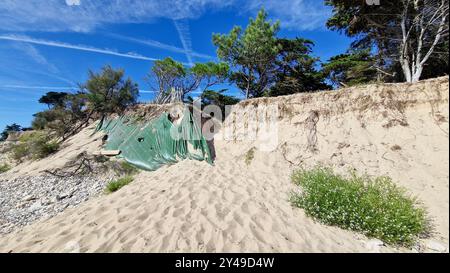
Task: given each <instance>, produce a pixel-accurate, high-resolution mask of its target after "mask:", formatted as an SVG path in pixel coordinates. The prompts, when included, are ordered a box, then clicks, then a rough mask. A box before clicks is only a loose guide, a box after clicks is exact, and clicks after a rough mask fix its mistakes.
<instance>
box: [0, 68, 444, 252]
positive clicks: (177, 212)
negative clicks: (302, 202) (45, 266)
mask: <svg viewBox="0 0 450 273" xmlns="http://www.w3.org/2000/svg"><path fill="white" fill-rule="evenodd" d="M394 91H395V93H392V92H394ZM339 92H340V93H339ZM339 92H324V93H318V94H304V95H294V96H287V97H282V98H274V99H257V100H251V101H247V102H244V103H241V104H240V106H242V109H240V110H239V111H240V112H238V110H236V111H235V112H234V113H232V114H231V116H229V118H228V119H227V122H226V124H225V127H224V128H223V129H222V131H224V130H226V129H227V128H228V129H230V128H231V130H232V131H233V130H236V123H237V122H238V119H240V120H242V119H244V120H246V119H247V121H248V122H247V123H251V122H250V121H249V117H248V116H246V115H245V114H244V115H243V117H240V118H237V117H236V116H235V115H238V114H242V113H246V112H249V111H250V110H251V109H253V108H254V107H255V105H258V106H263V107H261V108H260V109H263V110H262V111H264V109H265V107H266V106H267V105H269V104H274V103H276V104H277V105H278V109H279V110H280V111H279V117H278V121H279V123H278V128H277V130H278V132H277V135H278V140H277V143H276V147H275V148H274V149H273V150H270V151H268V150H261V149H259V148H258V147H259V144H258V141H248V140H242V141H241V140H237V139H234V140H233V139H228V140H221V139H220V138H219V135H218V136H217V139H216V140H215V148H216V153H217V158H216V161H215V163H214V165H213V166H211V165H209V164H207V163H205V162H198V161H191V160H185V161H182V162H180V163H178V164H174V165H171V166H164V167H162V168H160V169H158V170H157V171H154V172H141V173H140V174H138V175H137V176H136V177H135V181H134V182H132V183H131V184H129V185H127V186H125V187H124V188H122V189H120V190H119V191H118V192H115V193H113V194H109V195H104V196H101V197H98V198H96V199H93V200H90V201H87V202H86V203H83V204H81V205H80V206H78V207H76V208H71V209H67V210H66V211H64V212H63V213H62V214H60V215H58V216H55V217H53V218H51V219H48V220H44V221H41V222H37V223H35V224H32V225H30V226H27V227H25V228H24V229H23V230H20V231H17V232H14V233H11V234H8V235H6V236H3V237H2V238H0V252H10V251H12V252H71V251H81V252H241V251H242V252H368V251H373V249H371V248H370V247H369V246H368V244H367V243H368V241H369V240H370V239H369V238H366V237H365V236H363V235H360V234H357V233H354V232H350V231H345V230H342V229H339V228H336V227H329V226H325V225H322V224H320V223H317V222H315V221H313V220H312V219H311V218H309V217H307V216H306V215H305V214H304V212H303V211H302V210H301V209H298V208H294V207H292V206H291V205H290V203H289V202H288V199H289V194H290V192H292V191H295V190H297V189H296V188H295V187H294V186H293V185H292V183H291V181H290V174H291V173H292V171H293V170H295V169H298V168H300V167H304V168H307V167H311V166H314V165H317V164H322V165H328V166H333V168H334V169H336V170H337V171H339V172H345V171H347V170H348V169H356V170H357V171H358V172H361V173H362V172H367V173H368V174H370V175H389V176H391V177H392V178H393V179H394V181H396V182H397V183H399V184H400V185H402V186H404V187H406V188H407V189H408V191H409V192H410V193H411V194H413V195H416V196H418V198H419V199H420V200H421V201H422V202H423V203H424V205H425V206H426V207H427V209H428V211H429V214H430V216H431V217H432V218H433V224H434V226H435V232H434V234H433V235H432V239H433V240H436V241H439V242H442V243H443V244H445V245H446V246H447V249H448V242H449V241H448V238H449V234H448V232H449V231H448V230H449V202H448V200H449V189H448V185H449V180H448V179H449V176H448V168H449V162H448V157H449V150H448V118H449V113H448V77H446V78H440V79H436V80H430V81H424V82H420V83H418V84H415V85H407V84H404V85H401V84H398V85H389V84H385V85H371V86H366V87H359V88H352V89H345V90H341V91H339ZM392 103H393V104H392ZM266 108H267V107H266ZM236 109H238V108H236ZM312 111H313V112H314V113H316V114H317V115H318V120H317V123H314V124H313V125H314V128H311V127H310V126H311V124H309V123H308V117H310V116H311V112H312ZM312 130H313V131H314V132H315V136H314V137H313V136H312V135H311V132H312ZM235 135H236V134H235ZM77 137H79V138H80V139H85V140H86V139H89V138H93V137H89V136H88V134H87V132H83V133H80V135H79V136H77ZM311 139H313V143H311ZM74 143H77V141H76V140H74ZM92 145H93V144H92ZM312 146H313V147H312ZM79 148H81V147H79ZM92 148H94V147H92ZM252 148H255V155H254V158H253V159H252V160H251V161H250V162H249V163H248V164H247V163H246V153H247V152H248V151H249V150H250V149H252ZM66 153H67V151H66ZM55 156H56V157H58V154H57V155H55ZM47 163H49V162H47ZM40 164H41V165H39V167H42V166H43V165H45V162H41V163H40ZM35 168H38V167H36V166H35ZM35 170H37V169H35ZM19 173H20V170H19V171H17V173H15V175H17V174H19ZM376 251H382V252H395V251H402V252H403V251H411V249H404V248H393V247H388V246H384V247H382V248H381V249H377V250H376Z"/></svg>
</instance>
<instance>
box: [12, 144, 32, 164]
mask: <svg viewBox="0 0 450 273" xmlns="http://www.w3.org/2000/svg"><path fill="white" fill-rule="evenodd" d="M11 153H12V157H13V158H14V159H15V160H17V161H22V159H24V158H25V157H27V156H28V155H29V154H30V149H29V146H28V145H27V144H26V143H19V144H16V145H14V146H13V147H12V149H11Z"/></svg>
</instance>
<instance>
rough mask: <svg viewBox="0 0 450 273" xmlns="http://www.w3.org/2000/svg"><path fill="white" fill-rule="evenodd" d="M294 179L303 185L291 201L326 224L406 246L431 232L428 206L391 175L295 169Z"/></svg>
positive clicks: (320, 168)
mask: <svg viewBox="0 0 450 273" xmlns="http://www.w3.org/2000/svg"><path fill="white" fill-rule="evenodd" d="M292 181H293V182H294V183H295V184H296V185H298V186H300V187H301V193H295V194H293V195H292V196H291V202H292V204H293V205H295V206H297V207H299V208H302V209H304V210H305V212H306V213H307V214H308V215H310V216H312V217H314V218H315V219H317V220H319V221H320V222H322V223H324V224H328V225H333V226H338V227H341V228H344V229H350V230H353V231H357V232H361V233H363V234H365V235H367V236H369V237H375V238H379V239H381V240H383V241H384V242H386V243H390V244H397V245H405V246H409V245H412V244H413V243H414V242H415V241H416V239H417V238H418V237H420V236H421V235H426V234H427V233H428V232H429V231H430V226H429V221H428V220H427V217H426V212H425V209H424V208H423V207H422V206H421V205H420V204H419V202H418V201H417V199H416V198H413V197H410V196H409V195H408V194H407V193H406V191H405V190H404V189H403V188H400V187H398V186H396V185H395V184H394V183H393V182H392V180H391V179H390V178H389V177H376V178H370V177H369V176H358V175H356V174H355V173H352V174H351V175H350V176H349V177H343V176H341V175H338V174H335V173H334V172H333V171H332V170H331V169H328V168H323V167H317V168H315V169H312V170H299V171H296V172H294V174H293V175H292Z"/></svg>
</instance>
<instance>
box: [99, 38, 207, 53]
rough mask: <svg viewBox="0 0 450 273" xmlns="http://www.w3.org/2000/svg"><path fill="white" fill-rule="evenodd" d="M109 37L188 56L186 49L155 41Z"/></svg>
mask: <svg viewBox="0 0 450 273" xmlns="http://www.w3.org/2000/svg"><path fill="white" fill-rule="evenodd" d="M107 35H108V36H110V37H112V38H116V39H120V40H123V41H128V42H133V43H137V44H142V45H146V46H149V47H153V48H159V49H163V50H167V51H171V52H175V53H182V54H186V50H185V49H184V48H180V47H176V46H173V45H168V44H164V43H161V42H158V41H155V40H151V39H145V40H144V39H137V38H133V37H128V36H124V35H120V34H114V33H112V34H111V33H109V34H107ZM189 53H190V54H191V56H194V57H198V58H203V59H214V57H213V56H210V55H206V54H202V53H198V52H195V51H191V52H189Z"/></svg>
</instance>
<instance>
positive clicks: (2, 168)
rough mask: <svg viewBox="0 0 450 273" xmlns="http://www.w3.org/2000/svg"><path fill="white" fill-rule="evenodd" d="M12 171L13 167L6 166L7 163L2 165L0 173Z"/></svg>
mask: <svg viewBox="0 0 450 273" xmlns="http://www.w3.org/2000/svg"><path fill="white" fill-rule="evenodd" d="M10 169H11V167H10V166H9V165H8V164H6V163H4V164H2V165H0V173H4V172H7V171H9V170H10Z"/></svg>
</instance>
